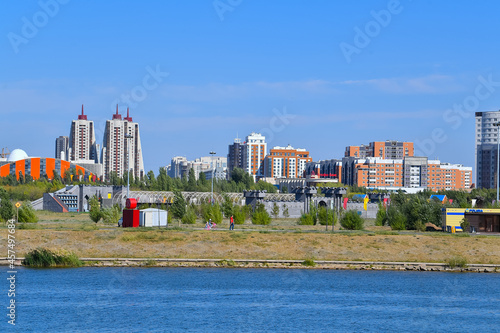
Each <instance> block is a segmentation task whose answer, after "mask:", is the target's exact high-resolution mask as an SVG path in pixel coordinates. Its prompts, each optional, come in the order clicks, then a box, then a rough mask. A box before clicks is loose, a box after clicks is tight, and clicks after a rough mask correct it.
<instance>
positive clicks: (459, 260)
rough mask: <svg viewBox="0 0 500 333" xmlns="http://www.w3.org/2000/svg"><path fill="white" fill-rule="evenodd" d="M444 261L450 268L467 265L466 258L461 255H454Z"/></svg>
mask: <svg viewBox="0 0 500 333" xmlns="http://www.w3.org/2000/svg"><path fill="white" fill-rule="evenodd" d="M446 263H447V264H448V266H450V268H455V267H460V268H465V267H467V259H465V258H464V257H462V256H454V257H451V258H449V259H448V260H447V261H446Z"/></svg>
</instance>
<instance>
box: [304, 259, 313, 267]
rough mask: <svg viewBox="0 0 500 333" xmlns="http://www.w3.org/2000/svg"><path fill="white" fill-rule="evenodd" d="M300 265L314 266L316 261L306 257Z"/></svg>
mask: <svg viewBox="0 0 500 333" xmlns="http://www.w3.org/2000/svg"><path fill="white" fill-rule="evenodd" d="M302 265H304V266H308V267H314V266H316V262H315V261H314V259H306V260H304V261H303V262H302Z"/></svg>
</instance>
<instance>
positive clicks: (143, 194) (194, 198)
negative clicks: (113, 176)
mask: <svg viewBox="0 0 500 333" xmlns="http://www.w3.org/2000/svg"><path fill="white" fill-rule="evenodd" d="M181 193H182V196H183V197H184V199H186V202H187V203H194V204H199V203H201V202H210V197H211V192H181ZM224 196H228V197H229V199H231V201H233V202H234V203H241V202H242V201H243V200H244V197H243V193H224V194H222V193H215V192H214V201H215V202H218V203H222V202H224ZM130 197H131V198H136V199H137V203H138V204H162V203H172V202H173V200H174V192H171V191H130ZM264 201H295V195H294V194H289V193H266V196H265V198H264Z"/></svg>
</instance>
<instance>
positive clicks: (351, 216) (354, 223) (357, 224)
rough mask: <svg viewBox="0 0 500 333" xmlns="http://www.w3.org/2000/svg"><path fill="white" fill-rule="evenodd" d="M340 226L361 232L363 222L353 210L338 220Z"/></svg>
mask: <svg viewBox="0 0 500 333" xmlns="http://www.w3.org/2000/svg"><path fill="white" fill-rule="evenodd" d="M340 225H341V226H342V228H344V229H348V230H363V227H364V220H363V218H361V216H359V215H358V212H356V211H355V210H349V211H347V212H346V213H345V214H344V216H342V218H341V219H340Z"/></svg>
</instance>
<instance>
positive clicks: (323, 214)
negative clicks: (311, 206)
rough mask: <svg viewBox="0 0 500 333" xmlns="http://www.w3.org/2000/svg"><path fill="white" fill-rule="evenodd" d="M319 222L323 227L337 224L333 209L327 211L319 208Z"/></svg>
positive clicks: (324, 208)
mask: <svg viewBox="0 0 500 333" xmlns="http://www.w3.org/2000/svg"><path fill="white" fill-rule="evenodd" d="M318 221H319V223H320V224H321V225H326V224H327V223H328V225H332V223H335V222H336V221H335V212H334V211H333V210H331V209H327V208H326V207H319V208H318Z"/></svg>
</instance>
